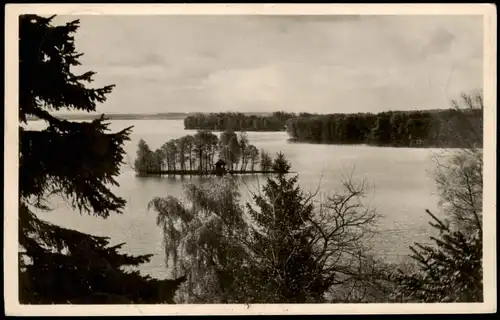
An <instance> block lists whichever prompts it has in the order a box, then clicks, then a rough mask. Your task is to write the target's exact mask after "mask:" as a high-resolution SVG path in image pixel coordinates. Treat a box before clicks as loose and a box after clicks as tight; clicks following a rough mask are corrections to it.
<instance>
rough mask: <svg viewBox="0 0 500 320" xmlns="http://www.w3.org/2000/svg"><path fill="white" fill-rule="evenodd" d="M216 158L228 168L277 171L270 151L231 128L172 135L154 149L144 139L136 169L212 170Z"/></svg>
mask: <svg viewBox="0 0 500 320" xmlns="http://www.w3.org/2000/svg"><path fill="white" fill-rule="evenodd" d="M217 159H221V160H224V162H225V163H226V164H227V166H228V167H227V170H228V171H240V172H246V171H249V172H253V171H256V170H259V171H262V172H267V171H275V170H274V169H273V168H272V164H273V159H272V158H271V156H270V155H269V154H268V153H267V152H265V151H264V150H261V151H260V152H259V150H258V149H257V148H256V147H255V146H254V145H252V144H251V143H250V142H249V141H248V138H247V136H246V133H245V132H240V134H238V135H237V134H236V133H235V132H234V131H230V130H226V131H224V132H221V134H220V137H218V136H217V135H215V134H213V133H212V132H210V131H198V132H197V133H196V134H194V135H186V136H183V137H181V138H178V139H171V140H169V141H167V142H165V143H164V144H163V145H162V146H161V147H160V148H158V149H156V150H154V151H153V150H151V149H150V147H149V146H148V144H147V143H146V142H145V141H144V140H142V139H141V140H140V141H139V145H138V148H137V158H136V160H135V166H134V169H135V171H136V172H137V173H138V174H140V175H144V174H155V173H161V172H165V171H168V172H171V173H177V174H193V173H194V174H211V173H213V172H214V169H215V163H216V162H217ZM257 166H258V167H259V168H257Z"/></svg>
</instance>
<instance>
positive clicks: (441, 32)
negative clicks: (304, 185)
mask: <svg viewBox="0 0 500 320" xmlns="http://www.w3.org/2000/svg"><path fill="white" fill-rule="evenodd" d="M74 19H80V29H79V30H78V32H77V33H76V35H75V44H76V48H77V50H78V51H79V52H83V53H84V56H82V58H81V62H82V65H83V68H84V69H85V70H93V71H96V72H97V74H96V76H95V81H94V82H93V83H92V85H93V86H100V85H106V84H116V88H115V89H114V91H113V93H112V94H110V95H109V98H108V100H107V101H106V102H105V103H104V104H102V105H101V106H99V107H98V112H99V113H157V112H224V111H239V112H270V111H278V110H284V111H288V112H315V113H351V112H380V111H385V110H412V109H439V108H448V107H450V100H451V99H455V98H458V97H459V95H460V93H461V92H464V91H465V92H471V91H475V90H481V89H482V88H483V71H482V69H483V19H482V16H439V15H437V16H436V15H434V16H396V15H392V16H390V15H387V16H342V15H337V16H334V15H330V16H213V15H204V16H186V15H176V16H174V15H172V16H166V15H154V16H116V15H115V16H110V15H108V16H102V15H101V16H97V15H93V16H89V15H88V16H59V17H58V18H57V19H56V20H55V21H54V22H55V23H62V22H67V21H71V20H74Z"/></svg>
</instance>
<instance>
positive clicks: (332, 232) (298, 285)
mask: <svg viewBox="0 0 500 320" xmlns="http://www.w3.org/2000/svg"><path fill="white" fill-rule="evenodd" d="M278 162H283V164H278ZM273 165H274V166H284V167H286V168H290V164H289V163H288V162H287V161H286V159H284V157H278V158H276V159H275V160H274V163H273ZM297 179H298V177H297V176H294V177H286V175H285V174H276V175H273V176H270V177H268V178H267V183H266V185H265V186H264V187H263V189H262V193H260V192H259V193H258V194H255V195H254V197H253V201H252V202H251V203H248V204H247V205H246V207H242V206H241V205H240V203H239V192H238V189H237V185H236V182H235V181H234V180H233V179H232V178H228V177H225V178H222V179H215V180H209V181H208V182H205V183H204V184H202V185H199V186H197V185H193V184H188V185H187V187H186V193H185V195H186V197H187V199H186V200H187V203H188V204H187V205H186V204H184V203H185V202H186V201H183V200H182V199H177V198H174V197H166V198H154V199H153V200H152V201H151V202H150V205H149V207H150V208H152V209H154V210H155V211H156V212H157V213H158V225H159V226H160V227H162V229H163V234H164V238H165V249H166V251H167V253H168V257H171V258H172V259H171V260H172V262H171V263H172V265H173V266H175V267H176V268H175V269H176V270H177V272H178V273H177V274H176V275H177V276H181V275H183V276H184V275H185V276H186V277H187V281H186V283H185V284H184V285H183V288H182V293H183V294H182V295H180V296H179V297H178V299H179V301H183V302H197V303H221V302H226V303H278V302H281V303H299V302H324V301H333V300H335V299H340V298H339V297H340V296H342V297H343V298H346V295H343V294H341V293H336V291H337V288H338V287H339V286H340V287H342V286H343V287H344V288H345V287H346V286H359V285H360V284H362V283H364V282H365V283H368V282H369V279H370V277H371V276H372V275H373V273H372V271H370V270H368V269H369V267H370V266H371V265H373V262H372V260H370V258H369V256H368V255H367V252H368V251H367V248H366V247H365V246H364V241H366V239H367V237H368V236H369V234H370V232H371V231H370V226H371V225H372V223H373V222H374V221H375V218H376V214H375V212H373V211H372V210H370V209H369V208H364V206H363V205H362V203H361V202H360V201H359V200H360V198H361V197H362V196H363V190H362V189H363V185H356V184H354V183H352V182H346V183H345V187H346V189H345V190H346V192H345V194H342V193H339V194H336V195H334V196H332V197H330V198H328V200H327V201H326V202H325V203H323V204H322V205H320V206H319V207H318V208H316V207H315V206H314V204H313V202H312V198H313V197H314V195H315V194H312V195H307V194H305V193H304V192H303V191H302V190H301V189H300V187H299V186H298V184H297ZM245 209H246V210H245ZM167 259H169V258H167ZM359 270H364V271H363V272H362V273H360V272H359ZM351 291H352V290H351Z"/></svg>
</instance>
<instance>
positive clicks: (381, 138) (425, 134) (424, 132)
mask: <svg viewBox="0 0 500 320" xmlns="http://www.w3.org/2000/svg"><path fill="white" fill-rule="evenodd" d="M463 98H464V99H472V98H470V97H468V96H465V97H463ZM476 100H477V101H470V102H471V103H477V104H479V105H482V100H481V98H480V96H477V97H476ZM482 125H483V114H482V109H480V108H479V109H470V110H466V111H458V110H455V109H447V110H432V111H387V112H381V113H378V114H371V113H358V114H328V115H314V116H307V117H300V116H299V117H295V118H291V119H289V120H288V121H287V123H286V127H287V131H288V134H289V135H290V137H291V139H292V140H295V141H303V142H313V143H331V144H373V145H381V146H399V147H467V146H464V143H465V142H466V141H470V140H471V138H472V137H471V136H472V135H476V132H480V133H482ZM474 138H476V137H475V136H474ZM480 138H481V139H480V141H479V143H480V145H482V136H481V137H480ZM476 140H477V139H475V141H476Z"/></svg>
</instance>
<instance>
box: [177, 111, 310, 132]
mask: <svg viewBox="0 0 500 320" xmlns="http://www.w3.org/2000/svg"><path fill="white" fill-rule="evenodd" d="M298 116H301V117H308V116H312V114H308V113H300V114H295V113H288V112H283V111H277V112H273V113H272V114H265V115H256V114H245V113H239V112H224V113H199V114H195V115H190V116H188V117H186V118H185V119H184V128H185V129H188V130H212V131H224V130H226V129H229V130H233V131H283V130H285V124H286V122H287V120H289V119H291V118H295V117H298Z"/></svg>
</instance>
